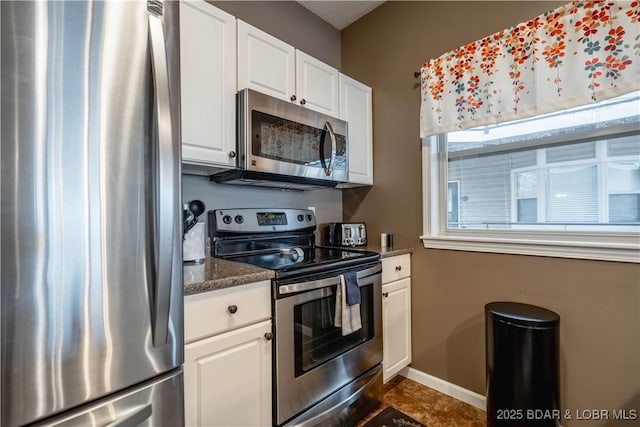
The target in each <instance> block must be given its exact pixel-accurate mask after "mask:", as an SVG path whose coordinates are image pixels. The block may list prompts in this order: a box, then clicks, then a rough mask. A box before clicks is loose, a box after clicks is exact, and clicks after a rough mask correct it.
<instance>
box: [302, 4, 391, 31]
mask: <svg viewBox="0 0 640 427" xmlns="http://www.w3.org/2000/svg"><path fill="white" fill-rule="evenodd" d="M298 3H300V5H302V6H304V7H306V8H307V9H309V10H310V11H311V12H313V13H314V14H316V15H318V16H319V17H320V18H322V19H323V20H325V21H327V22H328V23H329V24H331V25H333V26H334V27H335V28H337V29H338V30H342V29H343V28H344V27H346V26H347V25H349V24H351V23H352V22H355V21H357V20H358V19H360V18H361V17H363V16H364V15H366V14H367V13H369V12H371V11H372V10H373V9H375V8H376V7H378V6H380V5H381V4H382V3H384V1H358V0H354V1H319V0H316V1H299V2H298Z"/></svg>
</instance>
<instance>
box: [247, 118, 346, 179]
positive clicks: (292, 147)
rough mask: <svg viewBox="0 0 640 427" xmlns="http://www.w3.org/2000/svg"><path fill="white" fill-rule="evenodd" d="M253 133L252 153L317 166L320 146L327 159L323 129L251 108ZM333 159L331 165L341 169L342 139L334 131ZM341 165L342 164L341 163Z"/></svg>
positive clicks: (328, 151) (327, 143) (343, 158)
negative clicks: (334, 147)
mask: <svg viewBox="0 0 640 427" xmlns="http://www.w3.org/2000/svg"><path fill="white" fill-rule="evenodd" d="M251 120H252V126H251V127H252V129H253V135H252V136H251V146H252V148H251V151H252V153H253V155H254V156H259V157H264V158H267V159H273V160H278V161H284V162H287V163H294V164H299V165H305V166H311V167H318V168H321V167H322V165H321V163H320V157H321V156H320V149H321V148H322V149H323V156H324V158H325V161H326V162H328V161H329V160H330V159H331V138H330V137H329V135H328V134H327V135H325V136H324V138H325V140H324V141H325V142H324V145H323V146H321V145H322V144H321V140H322V136H323V134H324V133H326V131H324V130H323V129H317V128H314V127H311V126H307V125H303V124H301V123H296V122H292V121H290V120H286V119H282V118H279V117H275V116H272V115H269V114H265V113H261V112H260V111H255V110H254V111H252V112H251ZM336 140H337V141H336V161H335V165H334V166H333V168H334V169H344V165H345V164H346V148H347V147H346V141H345V137H344V136H343V135H336ZM341 165H342V166H341Z"/></svg>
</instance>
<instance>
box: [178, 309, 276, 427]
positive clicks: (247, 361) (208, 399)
mask: <svg viewBox="0 0 640 427" xmlns="http://www.w3.org/2000/svg"><path fill="white" fill-rule="evenodd" d="M267 333H269V334H270V333H271V321H270V320H268V321H264V322H261V323H257V324H255V325H251V326H245V327H244V328H239V329H235V330H233V331H230V332H226V333H224V334H221V335H216V336H213V337H210V338H207V339H204V340H201V341H196V342H194V343H191V344H187V345H186V346H185V355H184V356H185V362H184V399H185V420H186V424H187V426H210V427H214V426H225V427H231V426H269V425H271V343H272V341H271V338H270V336H269V339H267V338H266V337H265V334H267Z"/></svg>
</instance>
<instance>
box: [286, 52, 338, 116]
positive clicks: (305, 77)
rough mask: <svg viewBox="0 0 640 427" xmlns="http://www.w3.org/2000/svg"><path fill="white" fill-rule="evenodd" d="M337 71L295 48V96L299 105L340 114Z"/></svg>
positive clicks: (332, 114) (326, 112) (331, 113)
mask: <svg viewBox="0 0 640 427" xmlns="http://www.w3.org/2000/svg"><path fill="white" fill-rule="evenodd" d="M339 74H340V73H339V72H338V70H336V69H335V68H333V67H332V66H330V65H327V64H325V63H324V62H322V61H318V60H317V59H315V58H314V57H312V56H310V55H307V54H306V53H304V52H302V51H300V50H296V77H297V78H296V97H297V98H298V102H299V103H300V105H304V106H305V107H307V108H309V109H311V110H315V111H319V112H321V113H324V114H328V115H330V116H334V117H339V116H340V100H339V98H340V93H339V92H340V89H339V77H338V76H339Z"/></svg>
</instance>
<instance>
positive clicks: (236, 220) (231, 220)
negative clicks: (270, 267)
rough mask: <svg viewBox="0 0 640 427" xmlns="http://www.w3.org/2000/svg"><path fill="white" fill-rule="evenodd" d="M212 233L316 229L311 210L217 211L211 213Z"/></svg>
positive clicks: (241, 209) (244, 209) (251, 209)
mask: <svg viewBox="0 0 640 427" xmlns="http://www.w3.org/2000/svg"><path fill="white" fill-rule="evenodd" d="M209 223H210V224H212V226H213V227H212V231H213V233H214V234H215V233H216V232H225V233H267V232H271V233H273V232H282V231H295V230H302V229H306V228H315V227H316V217H315V215H314V213H313V211H312V210H309V209H275V208H269V209H254V208H238V209H217V210H213V211H209Z"/></svg>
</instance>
